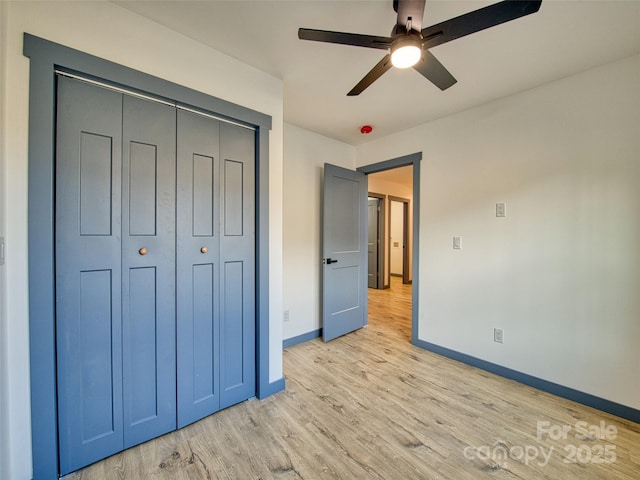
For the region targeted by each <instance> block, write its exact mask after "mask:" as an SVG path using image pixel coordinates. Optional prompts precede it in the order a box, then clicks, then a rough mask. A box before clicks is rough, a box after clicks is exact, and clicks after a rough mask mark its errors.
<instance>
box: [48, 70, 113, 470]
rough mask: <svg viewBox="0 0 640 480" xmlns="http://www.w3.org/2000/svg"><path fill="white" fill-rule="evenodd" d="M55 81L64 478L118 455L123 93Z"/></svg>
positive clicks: (60, 425) (60, 428) (59, 373)
mask: <svg viewBox="0 0 640 480" xmlns="http://www.w3.org/2000/svg"><path fill="white" fill-rule="evenodd" d="M58 82H59V84H58V113H57V115H58V118H57V124H58V132H57V139H58V141H57V147H56V148H57V152H56V317H57V321H56V338H57V346H56V348H57V357H58V358H57V379H58V432H59V442H60V444H59V451H60V470H61V473H62V474H65V473H69V472H72V471H73V470H76V469H78V468H80V467H82V466H84V465H87V464H88V463H91V462H94V461H96V460H98V459H100V458H104V457H107V456H109V455H111V454H113V453H115V452H118V451H120V450H122V448H123V422H122V418H123V417H122V416H123V405H122V330H121V320H122V318H121V308H120V306H121V288H120V283H121V282H120V279H121V256H120V252H121V240H120V229H121V221H120V219H121V216H120V210H121V202H122V195H121V188H120V185H121V179H122V172H121V163H122V162H121V152H122V95H120V94H118V93H115V92H112V91H109V90H104V89H99V88H95V87H92V86H89V85H87V84H85V83H82V82H78V81H75V80H70V79H67V78H59V80H58ZM94 112H101V115H95V114H94Z"/></svg>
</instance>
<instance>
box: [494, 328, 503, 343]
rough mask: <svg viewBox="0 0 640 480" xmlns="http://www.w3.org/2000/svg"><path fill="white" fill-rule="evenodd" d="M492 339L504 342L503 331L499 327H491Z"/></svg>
mask: <svg viewBox="0 0 640 480" xmlns="http://www.w3.org/2000/svg"><path fill="white" fill-rule="evenodd" d="M493 341H494V342H496V343H504V331H503V330H502V329H501V328H494V329H493Z"/></svg>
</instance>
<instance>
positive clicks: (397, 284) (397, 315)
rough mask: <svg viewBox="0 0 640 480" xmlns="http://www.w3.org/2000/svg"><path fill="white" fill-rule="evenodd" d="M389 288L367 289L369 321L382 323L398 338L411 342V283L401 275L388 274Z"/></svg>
mask: <svg viewBox="0 0 640 480" xmlns="http://www.w3.org/2000/svg"><path fill="white" fill-rule="evenodd" d="M389 280H390V288H386V289H384V290H377V289H374V288H369V289H367V292H368V294H369V300H368V301H369V323H384V324H386V325H389V326H391V329H392V330H393V331H395V332H397V334H398V336H399V337H398V340H400V339H401V340H402V341H407V342H409V343H410V342H411V285H410V284H408V285H407V284H403V283H402V277H396V276H390V278H389Z"/></svg>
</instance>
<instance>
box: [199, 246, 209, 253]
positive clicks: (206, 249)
mask: <svg viewBox="0 0 640 480" xmlns="http://www.w3.org/2000/svg"><path fill="white" fill-rule="evenodd" d="M208 251H209V249H208V248H207V247H202V248H201V249H200V253H207V252H208Z"/></svg>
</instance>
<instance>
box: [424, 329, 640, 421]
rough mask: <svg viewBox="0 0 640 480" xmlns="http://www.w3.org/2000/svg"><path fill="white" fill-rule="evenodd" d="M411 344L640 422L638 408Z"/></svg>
mask: <svg viewBox="0 0 640 480" xmlns="http://www.w3.org/2000/svg"><path fill="white" fill-rule="evenodd" d="M413 344H414V345H415V346H417V347H420V348H424V349H425V350H428V351H430V352H433V353H437V354H438V355H442V356H443V357H447V358H450V359H452V360H456V361H458V362H462V363H465V364H467V365H471V366H472V367H477V368H480V369H481V370H485V371H487V372H490V373H494V374H496V375H499V376H501V377H505V378H508V379H510V380H515V381H516V382H520V383H523V384H525V385H528V386H530V387H534V388H537V389H538V390H542V391H544V392H548V393H551V394H553V395H557V396H559V397H562V398H566V399H567V400H572V401H574V402H577V403H581V404H582V405H586V406H588V407H593V408H596V409H598V410H601V411H603V412H606V413H610V414H612V415H615V416H617V417H621V418H624V419H626V420H631V421H632V422H636V423H640V410H636V409H635V408H631V407H627V406H626V405H621V404H619V403H615V402H612V401H610V400H605V399H604V398H600V397H596V396H595V395H591V394H589V393H584V392H581V391H579V390H574V389H573V388H569V387H565V386H563V385H558V384H557V383H553V382H549V381H547V380H542V379H541V378H537V377H533V376H531V375H527V374H526V373H522V372H518V371H517V370H512V369H510V368H507V367H503V366H501V365H497V364H495V363H491V362H487V361H486V360H481V359H479V358H476V357H472V356H471V355H467V354H465V353H460V352H457V351H455V350H451V349H449V348H445V347H441V346H440V345H435V344H433V343H429V342H425V341H423V340H414V341H413Z"/></svg>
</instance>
